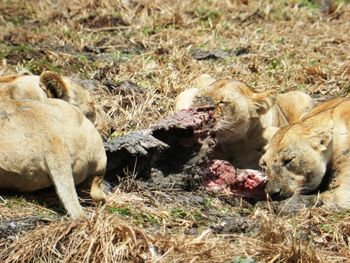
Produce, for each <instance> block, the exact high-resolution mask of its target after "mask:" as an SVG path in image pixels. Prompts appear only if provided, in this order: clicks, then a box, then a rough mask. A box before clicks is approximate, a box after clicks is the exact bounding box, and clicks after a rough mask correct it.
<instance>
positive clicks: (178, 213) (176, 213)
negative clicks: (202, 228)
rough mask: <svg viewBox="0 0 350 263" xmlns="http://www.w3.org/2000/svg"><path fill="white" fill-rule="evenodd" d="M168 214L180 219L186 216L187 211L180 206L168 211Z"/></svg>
mask: <svg viewBox="0 0 350 263" xmlns="http://www.w3.org/2000/svg"><path fill="white" fill-rule="evenodd" d="M170 214H171V216H172V217H174V218H180V219H184V218H186V217H188V213H187V212H186V211H185V210H183V209H182V208H179V207H178V208H173V209H172V210H171V211H170Z"/></svg>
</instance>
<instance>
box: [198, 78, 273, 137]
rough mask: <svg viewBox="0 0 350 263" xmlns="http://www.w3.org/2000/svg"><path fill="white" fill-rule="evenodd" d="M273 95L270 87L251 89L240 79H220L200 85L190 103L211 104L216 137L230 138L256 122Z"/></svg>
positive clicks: (267, 108) (271, 104) (243, 134)
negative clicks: (256, 90)
mask: <svg viewBox="0 0 350 263" xmlns="http://www.w3.org/2000/svg"><path fill="white" fill-rule="evenodd" d="M275 99H276V94H275V92H274V91H266V92H255V91H254V90H253V89H251V88H249V87H248V86H246V85H245V84H244V83H242V82H238V81H233V80H225V79H224V80H218V81H215V82H213V83H211V84H210V85H209V86H207V87H204V88H202V89H200V90H199V92H198V94H197V95H196V96H195V98H194V102H193V104H194V106H200V105H203V104H210V103H211V104H213V105H214V106H215V109H216V110H215V113H216V115H217V116H216V118H217V120H218V121H217V124H216V127H215V128H214V132H215V134H216V137H217V139H218V140H219V141H221V142H225V141H230V142H233V141H237V140H240V139H242V138H243V137H244V136H246V134H247V132H248V130H250V129H252V128H254V125H257V123H258V122H259V118H260V116H261V115H262V114H265V113H266V112H267V111H268V110H269V109H270V108H271V107H272V106H273V105H274V103H275Z"/></svg>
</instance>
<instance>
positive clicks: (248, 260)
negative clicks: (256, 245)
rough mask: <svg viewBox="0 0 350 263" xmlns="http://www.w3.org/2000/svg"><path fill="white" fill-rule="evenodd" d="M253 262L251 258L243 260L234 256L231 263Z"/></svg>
mask: <svg viewBox="0 0 350 263" xmlns="http://www.w3.org/2000/svg"><path fill="white" fill-rule="evenodd" d="M254 262H255V260H254V259H253V258H251V257H248V258H244V257H241V256H236V257H234V259H233V261H232V263H254Z"/></svg>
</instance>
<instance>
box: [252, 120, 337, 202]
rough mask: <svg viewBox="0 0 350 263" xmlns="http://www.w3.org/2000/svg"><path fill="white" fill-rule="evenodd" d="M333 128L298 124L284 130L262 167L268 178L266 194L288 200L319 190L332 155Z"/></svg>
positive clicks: (277, 134)
mask: <svg viewBox="0 0 350 263" xmlns="http://www.w3.org/2000/svg"><path fill="white" fill-rule="evenodd" d="M332 142H333V140H332V133H331V130H330V129H329V127H326V126H325V127H320V125H319V124H318V125H317V124H316V123H314V124H312V123H310V122H309V123H303V122H298V123H295V124H292V125H289V126H286V127H284V128H282V129H280V130H279V131H278V132H277V133H276V134H275V135H274V136H273V138H272V140H271V141H270V142H269V144H268V145H267V147H266V152H265V154H264V155H263V156H262V157H261V159H260V163H259V165H260V167H261V169H262V171H263V172H264V173H265V174H266V175H267V176H268V183H267V185H266V189H265V191H266V193H268V194H269V195H270V196H271V197H273V198H278V199H284V198H288V197H291V196H292V195H294V194H309V193H312V192H314V191H315V190H317V189H318V188H319V186H320V184H321V182H322V180H323V178H324V176H325V174H326V169H327V164H328V162H329V159H330V155H331V148H332Z"/></svg>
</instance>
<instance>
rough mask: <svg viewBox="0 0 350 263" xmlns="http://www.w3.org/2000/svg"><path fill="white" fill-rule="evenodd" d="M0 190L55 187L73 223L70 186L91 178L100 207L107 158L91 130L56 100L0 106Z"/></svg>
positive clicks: (75, 211)
mask: <svg viewBox="0 0 350 263" xmlns="http://www.w3.org/2000/svg"><path fill="white" fill-rule="evenodd" d="M0 126H1V129H0V145H1V147H0V189H10V190H16V191H20V192H31V191H35V190H38V189H42V188H45V187H49V186H51V185H54V186H55V188H56V192H57V195H58V196H59V198H60V200H61V201H62V203H63V205H64V207H65V208H66V209H67V211H68V213H69V214H70V215H71V217H72V218H77V217H79V216H80V215H82V214H83V210H82V207H81V206H80V204H79V201H78V197H77V194H76V191H75V187H74V185H75V184H79V183H81V182H82V181H83V180H85V179H86V178H88V177H90V178H91V180H92V181H91V182H92V185H91V192H90V195H91V197H92V198H93V199H94V200H98V201H103V200H104V199H105V193H104V191H103V189H102V188H103V187H102V180H103V176H104V173H105V168H106V154H105V150H104V145H103V142H102V138H101V136H100V134H99V133H98V131H97V130H96V128H95V127H94V126H93V124H92V123H91V122H90V121H89V120H88V119H87V118H85V116H84V115H83V114H82V113H81V112H80V111H79V110H78V109H77V108H76V107H73V106H72V105H70V104H68V103H67V102H65V101H62V100H57V99H45V100H43V101H35V100H25V101H24V100H23V101H16V100H0Z"/></svg>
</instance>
